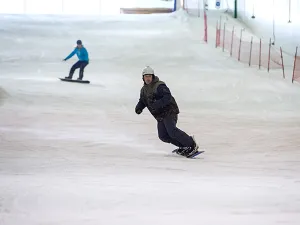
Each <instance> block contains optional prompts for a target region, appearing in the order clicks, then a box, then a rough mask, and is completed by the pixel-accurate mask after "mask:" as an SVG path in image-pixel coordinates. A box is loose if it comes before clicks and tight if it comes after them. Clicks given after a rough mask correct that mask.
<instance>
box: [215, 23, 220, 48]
mask: <svg viewBox="0 0 300 225" xmlns="http://www.w3.org/2000/svg"><path fill="white" fill-rule="evenodd" d="M218 29H219V25H218V21H217V25H216V48H217V47H218Z"/></svg>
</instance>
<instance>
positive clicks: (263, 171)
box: [0, 12, 300, 225]
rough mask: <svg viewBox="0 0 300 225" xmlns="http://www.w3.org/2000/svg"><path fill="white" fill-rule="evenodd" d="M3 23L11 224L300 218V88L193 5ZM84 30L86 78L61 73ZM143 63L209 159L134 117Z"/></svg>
mask: <svg viewBox="0 0 300 225" xmlns="http://www.w3.org/2000/svg"><path fill="white" fill-rule="evenodd" d="M0 24H1V35H0V43H1V51H0V59H1V60H0V68H1V70H0V87H1V88H0V107H1V108H0V180H1V182H0V224H1V225H2V224H3V225H17V224H22V225H40V224H47V225H82V224H84V225H96V224H108V225H115V224H118V225H120V224H143V225H148V224H149V225H150V224H151V225H152V224H163V225H167V224H173V225H177V224H178V225H179V224H183V223H186V224H190V225H194V224H200V223H201V224H206V225H220V224H230V225H241V224H243V225H253V224H254V223H255V224H261V225H274V224H292V225H294V224H295V225H296V224H299V222H300V215H299V210H300V196H299V188H300V185H299V184H300V180H299V172H300V167H299V161H300V157H299V156H300V155H299V147H300V139H299V134H300V123H299V122H300V114H299V110H300V104H299V97H300V94H299V93H300V92H299V90H300V89H299V86H298V85H296V84H294V85H292V84H291V83H290V82H289V81H286V80H283V79H281V78H280V76H276V75H274V76H271V75H269V74H267V73H266V72H265V71H261V72H258V71H257V70H256V69H252V68H248V67H247V66H244V65H243V64H239V63H237V62H236V61H235V60H232V59H231V58H229V57H228V56H227V55H225V54H222V53H221V52H220V51H219V49H215V48H213V47H212V46H211V45H210V44H209V45H206V44H203V42H202V41H201V37H202V34H201V32H200V31H201V30H202V28H201V26H203V25H202V24H203V23H202V21H199V20H198V19H196V18H187V17H186V15H185V14H183V13H182V12H180V13H175V15H174V14H173V15H141V16H133V15H121V16H116V17H101V18H99V17H74V18H73V17H66V16H64V17H62V16H61V17H59V16H30V17H29V16H1V17H0ZM200 28H201V29H200ZM79 38H80V39H82V40H83V43H84V45H85V46H86V48H87V49H88V51H89V53H90V65H89V66H88V67H87V68H86V72H85V78H86V79H89V80H91V84H89V85H82V84H74V83H65V82H61V81H59V80H58V77H63V76H66V75H67V74H68V70H69V68H70V66H71V65H72V64H73V63H74V62H75V61H76V58H73V59H71V60H69V61H68V62H62V61H61V60H62V59H63V58H64V57H65V56H66V55H67V54H69V52H70V51H71V50H72V49H73V46H74V44H75V42H76V40H77V39H79ZM146 65H151V66H152V67H154V69H155V71H156V74H157V75H158V76H159V77H160V79H162V80H163V81H165V82H167V84H168V86H169V87H170V89H171V91H172V93H173V95H174V96H175V98H176V100H177V102H178V104H179V107H180V111H181V113H180V115H179V123H178V126H179V127H180V128H181V129H183V130H185V131H186V132H187V133H188V134H191V135H195V137H196V139H197V140H198V142H199V144H200V146H201V148H202V149H205V150H206V153H205V154H203V155H202V156H200V157H198V159H195V160H190V159H185V158H181V157H177V156H173V155H171V154H170V152H171V150H172V149H173V147H172V146H171V145H168V144H165V143H162V142H161V141H159V140H158V138H157V131H156V122H155V120H154V119H153V118H152V117H151V116H150V114H149V112H147V111H146V110H145V111H144V113H143V114H142V115H139V116H138V115H136V114H135V113H134V107H135V105H136V103H137V100H138V98H139V91H140V88H141V85H142V80H141V70H142V69H143V68H144V66H146ZM76 75H77V73H76ZM76 75H75V77H76Z"/></svg>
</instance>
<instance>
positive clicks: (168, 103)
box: [135, 66, 199, 157]
mask: <svg viewBox="0 0 300 225" xmlns="http://www.w3.org/2000/svg"><path fill="white" fill-rule="evenodd" d="M142 77H143V81H144V86H143V87H142V89H141V92H140V99H139V102H138V103H137V105H136V107H135V112H136V113H137V114H141V113H142V111H143V110H144V108H146V107H147V108H148V110H149V111H150V113H151V114H152V115H153V116H154V118H155V119H156V120H157V129H158V137H159V139H160V140H161V141H163V142H166V143H171V144H173V145H175V146H177V147H178V149H177V153H178V154H181V155H184V156H187V157H189V156H191V155H192V154H194V153H195V152H197V150H198V148H199V146H198V144H197V143H196V141H195V139H194V137H193V136H189V135H187V134H186V133H185V132H184V131H182V130H180V129H178V128H177V127H176V124H177V120H178V114H179V108H178V105H177V103H176V101H175V99H174V97H173V96H172V94H171V92H170V90H169V88H168V87H167V85H166V84H165V83H164V82H163V81H160V80H159V78H158V77H157V76H155V75H154V70H153V69H152V68H151V67H149V66H147V67H146V68H145V69H144V70H143V72H142Z"/></svg>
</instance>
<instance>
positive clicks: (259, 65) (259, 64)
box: [258, 38, 261, 69]
mask: <svg viewBox="0 0 300 225" xmlns="http://www.w3.org/2000/svg"><path fill="white" fill-rule="evenodd" d="M258 67H259V69H260V67H261V38H260V39H259V63H258Z"/></svg>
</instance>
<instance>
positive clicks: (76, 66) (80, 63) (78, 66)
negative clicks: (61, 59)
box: [69, 61, 89, 79]
mask: <svg viewBox="0 0 300 225" xmlns="http://www.w3.org/2000/svg"><path fill="white" fill-rule="evenodd" d="M88 64H89V62H88V61H78V62H76V63H75V64H74V65H73V66H72V67H71V69H70V73H69V78H72V77H73V74H74V72H75V70H76V69H80V70H79V79H82V78H83V73H84V68H85V67H86V66H87V65H88Z"/></svg>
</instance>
